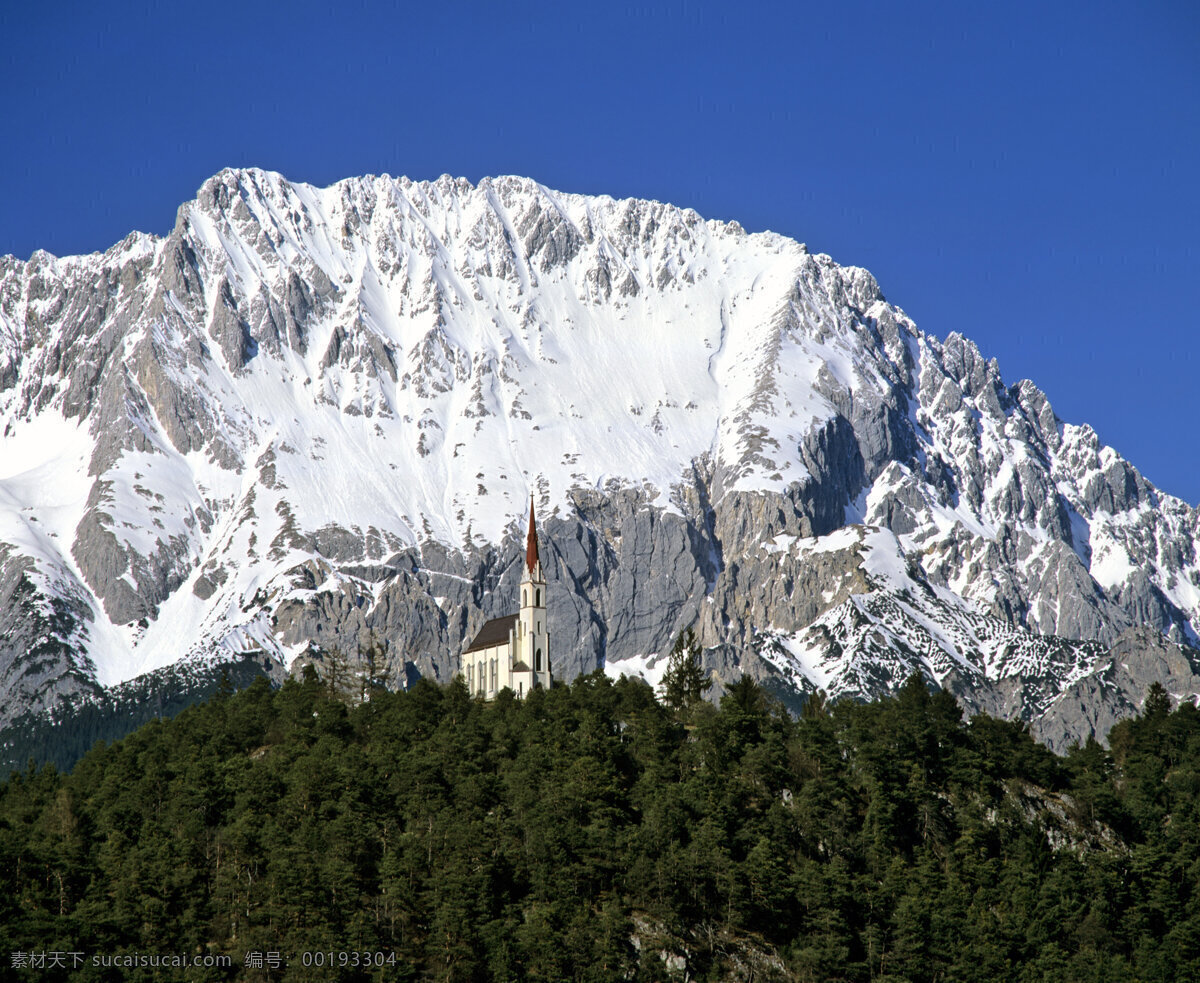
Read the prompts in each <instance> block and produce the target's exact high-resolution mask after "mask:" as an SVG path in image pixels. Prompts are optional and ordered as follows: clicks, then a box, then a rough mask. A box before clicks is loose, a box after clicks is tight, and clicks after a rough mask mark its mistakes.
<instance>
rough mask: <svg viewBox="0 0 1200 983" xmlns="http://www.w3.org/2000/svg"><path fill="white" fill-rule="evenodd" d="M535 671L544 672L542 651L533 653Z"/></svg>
mask: <svg viewBox="0 0 1200 983" xmlns="http://www.w3.org/2000/svg"><path fill="white" fill-rule="evenodd" d="M533 670H534V672H541V671H542V650H541V649H538V650H537V651H536V652H534V653H533Z"/></svg>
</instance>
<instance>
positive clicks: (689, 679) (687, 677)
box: [662, 628, 712, 720]
mask: <svg viewBox="0 0 1200 983" xmlns="http://www.w3.org/2000/svg"><path fill="white" fill-rule="evenodd" d="M711 686H712V680H711V679H710V678H708V677H707V676H705V674H704V669H703V668H702V667H701V665H700V642H699V641H698V640H697V639H696V633H695V632H694V631H693V630H692V629H691V628H689V629H687V631H681V632H680V633H679V635H678V637H677V638H676V639H675V644H674V646H672V648H671V654H670V656H669V657H668V660H667V671H666V672H665V673H664V674H663V680H662V691H663V700H664V701H665V702H666V704H667V706H669V707H670V708H671V709H672V710H674V711H675V712H676V713H677V714H679V716H680V717H681V718H683V719H684V720H687V719H688V718H689V717H690V716H691V712H692V708H693V707H694V706H696V704H698V703H699V702H700V701H701V700H702V699H703V698H704V694H705V693H706V692H707V691H708V689H709V688H710V687H711Z"/></svg>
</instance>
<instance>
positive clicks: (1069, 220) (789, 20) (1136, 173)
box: [0, 0, 1200, 504]
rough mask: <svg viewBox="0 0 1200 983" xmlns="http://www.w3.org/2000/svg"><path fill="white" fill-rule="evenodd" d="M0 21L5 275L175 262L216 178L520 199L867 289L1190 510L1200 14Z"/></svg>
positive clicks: (399, 12) (250, 1) (350, 2)
mask: <svg viewBox="0 0 1200 983" xmlns="http://www.w3.org/2000/svg"><path fill="white" fill-rule="evenodd" d="M504 7H505V5H503V4H500V3H482V2H481V3H474V4H472V3H463V2H448V3H442V4H440V5H437V4H426V3H422V4H386V5H385V4H370V3H364V2H355V0H347V2H344V3H342V4H338V5H333V4H318V3H305V2H293V3H290V4H279V5H278V6H274V5H267V4H262V3H258V2H255V0H244V2H239V3H228V2H224V0H210V2H208V3H204V4H176V3H170V2H160V3H123V2H120V0H117V2H110V3H104V4H97V3H91V2H86V3H84V2H62V3H59V4H53V5H42V4H34V3H21V4H16V3H6V4H3V5H2V7H0V92H3V94H4V95H3V106H4V109H3V113H2V116H0V119H2V120H3V130H2V131H0V132H3V134H4V140H3V145H2V148H0V188H2V189H3V207H2V208H0V254H3V253H14V254H16V255H17V256H20V257H22V258H27V257H28V256H29V254H30V253H31V252H32V251H33V250H34V249H37V248H44V249H48V250H49V251H51V252H53V253H56V254H59V255H63V254H68V253H76V252H88V251H92V250H97V249H103V248H105V247H107V246H108V245H110V244H112V243H113V242H115V241H117V240H118V239H120V238H122V237H123V236H124V235H125V234H126V233H127V232H129V231H130V230H133V229H140V230H144V231H149V232H155V233H165V232H166V231H168V230H169V229H170V228H171V226H172V224H173V222H174V216H175V209H176V207H177V206H178V205H179V204H180V203H181V202H182V201H185V200H187V199H190V198H192V197H193V196H194V194H195V191H196V188H197V187H198V186H199V185H200V184H201V182H202V181H203V180H204V179H205V178H206V177H208V176H209V175H211V174H213V173H215V172H216V171H218V170H220V169H221V168H222V167H225V166H250V165H253V166H259V167H266V168H270V169H273V170H278V171H281V172H282V173H283V174H284V175H286V176H287V177H289V178H292V179H293V180H301V181H308V182H312V183H315V184H320V185H324V184H328V183H330V182H332V181H335V180H337V179H339V178H342V177H348V176H351V175H356V174H366V173H381V172H387V173H391V174H407V175H409V176H410V177H413V178H434V177H437V176H438V175H439V174H442V173H450V174H454V175H465V176H466V177H468V178H470V179H471V180H473V181H474V180H478V179H479V178H481V177H483V176H484V175H488V174H505V173H515V174H526V175H529V176H531V177H534V178H536V179H537V180H539V181H541V182H543V183H544V184H547V185H549V186H551V187H554V188H558V189H561V190H564V191H575V192H585V193H607V194H611V195H614V196H618V197H620V196H638V197H647V198H657V199H660V200H665V201H671V202H674V203H676V204H679V205H687V206H691V207H693V208H695V209H696V210H697V211H698V212H700V213H701V214H702V215H704V216H705V217H709V218H725V219H733V218H736V219H737V220H738V221H740V222H741V223H742V225H744V226H745V227H746V228H748V229H751V230H760V229H768V228H769V229H773V230H775V231H778V232H782V233H785V234H787V235H790V236H793V237H795V238H797V239H800V240H802V241H804V242H807V243H808V245H809V247H810V248H811V249H813V250H814V251H823V252H828V253H830V254H831V255H832V256H833V257H834V259H836V260H838V261H839V262H841V263H845V264H854V265H858V266H865V267H867V268H868V269H870V270H871V271H872V272H873V273H874V274H875V275H876V277H877V278H878V280H879V282H880V285H881V286H882V288H883V290H884V292H885V293H886V294H887V296H888V299H889V300H891V301H892V302H894V303H897V304H899V305H900V306H901V307H903V308H904V309H905V310H906V311H907V312H908V313H909V315H910V316H912V317H913V318H914V319H915V320H916V322H917V324H918V325H919V326H920V327H922V328H923V329H924V330H926V331H929V332H931V333H933V334H935V335H937V336H939V337H944V336H945V335H946V334H948V333H949V332H951V331H959V332H961V333H962V334H965V335H966V336H967V337H969V338H972V339H974V340H975V341H976V342H977V343H978V344H979V346H980V348H981V349H982V350H983V352H984V353H985V354H986V355H988V356H993V355H994V356H996V357H997V358H998V359H999V361H1000V368H1001V371H1002V372H1003V374H1004V377H1005V379H1006V380H1007V381H1009V382H1015V381H1016V380H1018V379H1020V378H1022V377H1028V378H1031V379H1033V380H1034V381H1035V382H1036V383H1037V384H1038V385H1039V386H1040V387H1041V388H1042V389H1043V390H1045V391H1046V393H1047V394H1048V396H1049V397H1050V400H1051V402H1052V403H1053V405H1054V407H1055V409H1056V411H1057V412H1058V414H1059V416H1060V417H1062V418H1063V419H1065V420H1068V421H1070V422H1074V423H1080V422H1088V423H1091V424H1092V426H1093V427H1095V429H1096V430H1097V431H1098V432H1099V434H1100V436H1101V438H1102V439H1103V440H1104V441H1106V442H1107V443H1110V444H1112V445H1113V446H1114V447H1116V449H1117V450H1118V451H1120V452H1121V453H1122V454H1123V455H1125V456H1126V457H1128V458H1129V459H1130V460H1132V461H1133V462H1134V463H1135V464H1136V465H1137V466H1138V467H1139V468H1140V469H1141V470H1142V471H1143V472H1144V473H1145V474H1146V475H1147V476H1148V477H1149V478H1150V479H1151V480H1152V481H1153V482H1155V483H1156V484H1158V485H1159V486H1160V487H1161V488H1163V489H1164V490H1166V491H1169V492H1171V493H1173V494H1176V495H1179V496H1181V497H1183V498H1185V499H1187V500H1188V501H1189V502H1191V503H1192V504H1196V503H1198V502H1200V436H1198V434H1200V411H1198V408H1197V397H1196V388H1195V382H1196V380H1197V377H1198V374H1200V372H1198V370H1200V357H1198V353H1200V338H1198V336H1197V329H1198V327H1200V324H1198V315H1197V310H1198V306H1200V305H1198V304H1197V297H1196V294H1197V292H1198V291H1200V246H1198V245H1197V243H1196V230H1197V228H1198V227H1200V166H1198V160H1200V5H1198V4H1196V3H1195V2H1194V0H1157V2H1156V0H1147V2H1142V3H1136V4H1132V3H1127V2H1122V3H1114V2H1109V0H1099V2H1092V3H1088V4H1083V3H1078V2H1073V3H1055V2H1036V3H1034V2H1025V0H1016V2H1008V3H1004V4H988V3H974V2H921V0H904V2H900V0H896V2H881V0H880V2H833V0H822V2H819V3H807V2H795V3H778V4H776V3H753V2H751V3H747V4H744V5H743V6H741V7H736V8H735V6H734V5H733V4H717V3H696V2H677V0H676V2H666V3H651V2H645V3H643V2H639V3H620V2H618V3H613V4H587V5H584V4H570V3H562V2H558V3H540V2H539V3H524V4H513V5H510V6H507V9H502V8H504Z"/></svg>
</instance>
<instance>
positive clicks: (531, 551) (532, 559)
mask: <svg viewBox="0 0 1200 983" xmlns="http://www.w3.org/2000/svg"><path fill="white" fill-rule="evenodd" d="M537 565H538V547H537V530H536V529H534V528H533V499H532V498H531V499H530V500H529V535H528V536H526V537H525V569H526V570H529V571H531V572H532V571H533V568H534V567H536V566H537Z"/></svg>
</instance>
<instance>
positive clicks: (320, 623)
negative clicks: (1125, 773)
mask: <svg viewBox="0 0 1200 983" xmlns="http://www.w3.org/2000/svg"><path fill="white" fill-rule="evenodd" d="M963 326H964V329H965V330H968V331H969V328H970V323H969V315H965V316H964V325H963ZM0 433H2V436H0V635H2V637H3V641H0V705H2V706H3V708H4V710H3V714H4V719H7V718H11V717H12V716H13V715H14V714H16V713H18V712H20V711H21V710H22V709H26V708H28V707H31V706H33V707H36V706H46V705H50V704H51V703H52V702H53V701H54V700H55V699H57V698H58V697H60V696H61V695H64V694H68V693H72V692H76V691H80V690H88V689H89V688H95V687H96V686H111V685H114V684H117V683H120V682H122V681H124V680H128V679H130V678H132V677H135V676H138V675H140V674H144V673H148V672H153V671H155V670H160V669H162V668H164V667H167V666H171V665H175V664H178V663H180V662H181V661H182V662H185V663H186V662H188V661H194V662H198V663H204V662H211V661H212V660H214V659H217V660H219V659H221V658H226V657H235V656H236V655H238V654H239V653H245V652H254V653H262V655H264V656H266V657H268V658H269V659H271V660H274V661H275V662H278V663H279V664H281V665H283V666H291V665H292V664H293V663H294V662H295V660H297V659H298V658H314V659H316V660H318V661H320V659H321V653H328V652H330V651H332V650H335V649H336V650H339V651H341V652H343V653H347V654H349V655H350V656H351V657H352V656H353V654H354V653H355V652H356V651H357V649H358V647H359V646H360V645H361V644H363V643H364V641H365V640H366V639H367V638H369V637H370V636H371V635H372V634H373V635H374V636H375V637H376V638H377V639H378V640H379V641H380V642H381V643H382V644H383V645H384V646H385V648H386V651H387V653H388V660H389V661H388V666H389V671H390V678H391V681H392V682H393V683H394V684H396V683H399V682H400V681H401V680H402V679H404V678H406V677H409V676H411V675H412V674H413V673H414V672H420V673H424V674H428V675H431V676H434V677H436V678H441V679H445V678H447V677H448V676H449V675H450V674H451V673H452V672H453V671H454V670H455V669H456V668H457V654H456V653H457V652H459V651H460V650H461V647H462V644H463V641H464V639H466V638H467V636H468V635H469V634H471V632H472V631H473V630H474V629H475V628H477V627H478V625H479V624H480V623H481V622H482V621H483V620H484V619H485V618H486V617H489V616H491V615H493V614H499V613H503V612H504V611H505V610H507V609H508V608H510V607H511V606H512V604H513V598H514V596H515V593H514V591H515V582H516V577H517V576H518V575H519V564H518V557H519V553H520V551H519V548H518V545H517V542H518V537H519V534H520V532H522V531H523V530H521V528H520V522H521V518H522V517H523V515H524V514H525V511H526V509H527V506H528V501H529V497H530V496H531V495H532V496H533V499H534V502H535V505H536V508H537V511H538V514H539V516H540V517H541V528H542V534H543V541H544V550H543V555H544V557H545V561H546V566H547V574H548V576H549V577H550V579H551V581H552V583H555V582H556V584H557V587H556V589H552V591H551V598H550V619H551V622H552V625H553V631H554V644H555V648H556V651H555V652H554V655H553V658H554V665H555V671H556V674H557V675H558V676H559V677H560V678H570V677H571V676H573V675H575V674H576V673H578V672H581V671H588V670H591V669H593V668H595V667H596V666H598V665H601V666H604V667H605V668H606V669H607V671H609V672H612V673H619V672H621V671H626V672H633V671H641V672H643V673H644V674H645V675H647V676H648V677H650V678H653V677H654V676H655V673H656V671H660V670H661V662H659V661H657V658H656V657H657V654H658V653H661V652H665V651H666V649H668V648H669V645H670V640H671V639H672V638H673V637H674V634H675V633H676V632H677V631H678V630H679V629H680V628H681V627H684V626H686V625H689V624H693V623H694V624H697V625H698V627H699V630H700V633H701V637H702V640H703V642H704V643H705V645H706V646H707V650H706V658H707V659H708V661H709V663H710V666H711V668H713V669H714V671H716V672H717V673H718V675H719V676H720V677H721V678H724V679H729V678H732V677H733V676H735V675H736V674H737V673H739V672H746V671H748V672H752V673H754V674H755V675H757V676H759V677H761V678H764V679H767V680H769V681H770V682H771V683H772V685H775V686H776V687H777V688H778V689H779V690H780V691H781V692H783V693H785V694H787V693H789V692H790V693H796V694H801V693H804V692H808V691H810V690H812V689H813V688H816V687H821V688H824V689H826V690H828V691H830V692H831V693H833V694H840V693H848V694H869V693H873V692H878V691H880V690H881V689H886V688H887V687H888V686H890V685H892V684H894V683H896V682H899V681H902V680H903V678H904V677H906V676H907V675H908V674H909V673H911V672H912V671H913V670H915V669H919V670H921V671H923V672H925V673H926V674H928V675H929V676H930V677H931V678H932V679H934V680H937V681H939V682H944V683H946V684H947V685H950V686H952V688H954V689H955V691H956V692H958V693H959V694H960V696H961V697H962V698H963V700H964V702H966V703H967V704H968V706H972V707H980V708H985V709H989V710H994V711H996V712H1004V713H1006V714H1009V715H1019V716H1023V717H1024V718H1025V719H1029V720H1032V721H1035V722H1036V721H1039V720H1048V719H1054V720H1058V721H1059V723H1056V724H1055V725H1054V727H1052V728H1050V729H1048V730H1046V733H1047V736H1048V737H1049V738H1050V739H1052V740H1060V741H1061V740H1062V739H1065V736H1078V733H1082V732H1083V729H1085V728H1082V725H1081V724H1080V723H1079V721H1080V720H1082V719H1083V718H1084V717H1085V716H1086V712H1085V711H1084V710H1083V709H1081V708H1080V709H1068V708H1074V707H1075V705H1076V703H1077V702H1080V700H1081V699H1082V698H1081V697H1078V694H1079V693H1082V692H1084V691H1085V690H1086V691H1087V693H1089V694H1091V695H1089V696H1088V700H1087V701H1086V702H1088V705H1089V706H1092V705H1094V704H1095V703H1096V701H1097V700H1100V701H1102V702H1103V701H1104V700H1108V702H1109V703H1110V704H1112V705H1113V706H1116V705H1117V704H1119V703H1120V701H1121V700H1125V701H1126V702H1127V703H1128V702H1130V701H1132V702H1136V700H1137V699H1139V698H1140V695H1141V694H1140V692H1137V691H1136V690H1137V688H1138V687H1140V686H1143V685H1148V682H1149V676H1147V674H1146V673H1139V672H1132V674H1131V675H1129V673H1128V672H1127V675H1129V679H1130V681H1129V682H1127V683H1125V684H1121V685H1118V684H1117V683H1111V684H1110V685H1107V687H1105V686H1099V684H1096V685H1095V686H1093V687H1092V688H1091V689H1089V688H1088V687H1089V686H1090V685H1091V683H1094V682H1095V680H1096V679H1097V678H1098V677H1097V675H1096V674H1097V673H1098V672H1101V671H1102V669H1103V667H1104V666H1107V665H1109V662H1106V661H1105V660H1106V658H1108V657H1109V655H1110V654H1111V651H1113V650H1114V649H1113V647H1114V646H1115V645H1117V643H1118V641H1119V640H1122V639H1124V643H1123V644H1126V647H1127V648H1128V647H1129V646H1128V639H1129V638H1132V637H1134V636H1132V635H1129V632H1131V631H1132V630H1133V629H1136V628H1138V627H1141V626H1148V627H1149V628H1151V629H1153V632H1152V634H1151V635H1150V636H1146V635H1144V634H1143V635H1138V636H1136V637H1138V638H1141V639H1143V642H1144V644H1140V645H1138V646H1134V647H1133V649H1131V651H1132V652H1133V654H1132V655H1129V656H1128V658H1126V660H1125V662H1123V663H1122V665H1128V664H1129V659H1133V661H1134V662H1136V661H1137V658H1138V653H1139V652H1143V651H1145V650H1147V646H1150V647H1151V648H1153V649H1154V651H1155V652H1158V653H1159V655H1161V652H1162V651H1166V649H1163V648H1162V647H1163V646H1167V647H1168V648H1170V649H1171V651H1173V652H1175V653H1176V655H1175V658H1176V659H1177V660H1182V662H1178V661H1177V663H1173V664H1174V665H1175V669H1174V670H1173V672H1172V673H1171V674H1170V681H1169V682H1168V688H1169V689H1171V690H1172V691H1173V692H1175V693H1176V694H1177V695H1179V696H1190V695H1192V694H1194V693H1195V692H1197V691H1200V678H1194V677H1193V676H1192V675H1191V674H1190V673H1191V672H1193V671H1194V670H1192V669H1189V670H1188V672H1186V673H1185V672H1183V671H1182V669H1181V668H1180V667H1181V666H1183V665H1186V666H1188V667H1191V666H1193V665H1194V663H1193V662H1192V661H1191V660H1192V658H1193V653H1192V652H1191V650H1190V649H1188V648H1186V647H1185V648H1179V647H1178V645H1177V644H1173V643H1184V644H1185V645H1191V644H1195V642H1196V639H1197V631H1198V630H1200V559H1198V558H1197V555H1196V550H1195V545H1194V544H1195V542H1196V539H1197V534H1198V532H1200V516H1198V513H1197V510H1195V509H1193V508H1190V507H1189V506H1188V505H1186V504H1185V503H1183V502H1181V501H1179V500H1178V499H1175V498H1172V497H1170V496H1167V495H1164V494H1162V493H1160V492H1159V491H1157V490H1156V489H1155V488H1154V487H1152V486H1151V485H1150V484H1149V483H1148V482H1146V481H1145V480H1144V479H1143V478H1142V477H1141V475H1139V474H1138V472H1137V471H1136V469H1135V468H1133V466H1132V465H1130V464H1128V463H1127V462H1126V461H1124V460H1123V459H1122V458H1121V457H1120V456H1119V455H1118V454H1116V452H1115V451H1113V450H1112V449H1110V448H1107V447H1103V446H1101V445H1100V443H1099V441H1098V439H1097V437H1096V435H1095V434H1094V433H1093V432H1092V431H1091V430H1090V429H1089V428H1088V427H1086V426H1073V425H1070V424H1065V423H1063V422H1062V421H1060V420H1059V419H1058V418H1057V417H1056V416H1055V414H1054V412H1053V410H1052V409H1051V407H1050V404H1049V402H1048V401H1047V399H1046V397H1045V396H1044V395H1043V394H1042V393H1041V392H1040V391H1039V390H1038V389H1037V388H1036V387H1035V386H1034V385H1033V384H1032V383H1030V382H1028V381H1023V382H1020V383H1017V384H1016V385H1013V386H1006V385H1005V384H1004V383H1003V381H1002V380H1001V378H1000V373H999V369H998V367H997V365H996V364H995V362H994V361H993V362H988V361H985V360H984V359H983V358H982V357H981V356H980V353H979V351H978V349H977V348H976V347H975V346H974V345H973V344H972V343H971V342H970V341H967V340H966V339H965V338H963V337H961V336H959V335H957V334H954V335H951V336H950V337H949V338H947V339H945V340H944V341H938V340H937V339H935V338H932V337H930V336H928V335H925V334H923V333H922V332H920V331H919V330H918V329H917V328H916V326H915V325H914V324H913V323H912V322H911V321H910V320H909V319H908V318H907V317H906V316H905V314H904V313H903V311H902V310H900V309H899V308H897V307H895V306H892V305H891V304H889V303H888V302H887V301H886V300H885V299H884V297H883V295H882V294H881V293H880V291H879V288H878V286H877V285H876V283H875V280H874V279H873V278H872V277H871V275H870V274H869V273H867V272H866V271H865V270H861V269H857V268H854V267H841V266H838V265H837V264H835V263H834V262H833V261H832V260H831V259H830V258H829V257H828V256H824V255H813V254H811V253H809V252H808V250H807V249H806V248H805V247H804V246H803V245H802V244H800V243H797V242H795V241H793V240H790V239H787V238H785V237H783V236H779V235H775V234H772V233H762V234H747V233H746V232H744V231H743V230H742V229H741V228H740V227H739V226H738V225H737V224H736V223H723V222H713V221H705V220H704V219H702V218H700V216H698V215H696V214H695V213H694V212H692V211H690V210H687V209H679V208H675V207H672V206H670V205H664V204H660V203H657V202H649V201H635V200H628V201H615V200H613V199H611V198H606V197H598V198H594V197H584V196H579V195H570V194H560V193H557V192H554V191H550V190H549V189H546V188H544V187H542V186H540V185H538V184H536V183H535V182H533V181H530V180H527V179H522V178H499V179H485V180H483V181H481V182H480V183H479V184H478V185H471V184H470V183H469V182H467V181H465V180H461V179H459V180H454V179H451V178H449V177H443V178H441V179H439V180H437V181H434V182H430V183H424V182H413V181H409V180H407V179H404V178H400V179H393V178H390V177H368V178H356V179H350V180H346V181H342V182H339V183H338V184H335V185H333V186H332V187H329V188H325V189H318V188H314V187H310V186H308V185H304V184H296V183H290V182H288V181H286V180H285V179H284V178H282V177H281V176H280V175H278V174H272V173H267V172H263V171H257V170H242V171H234V170H227V171H223V172H221V173H220V174H218V175H216V176H215V177H213V178H211V179H210V180H208V181H207V182H205V184H204V185H203V187H201V189H200V191H199V194H198V196H197V198H196V200H195V201H192V202H189V203H187V204H185V205H184V206H182V207H181V209H180V211H179V215H178V219H177V221H176V225H175V228H174V230H173V231H172V232H171V233H170V235H168V236H166V237H164V238H155V237H152V236H148V235H142V234H138V233H135V234H133V235H130V236H129V237H128V238H126V239H125V240H124V241H123V242H121V243H119V244H118V245H116V246H113V247H112V248H111V249H109V250H108V251H107V252H105V253H103V254H95V255H91V256H78V257H68V258H62V259H58V258H55V257H52V256H50V255H48V254H45V253H36V254H34V256H33V257H32V258H31V259H30V260H29V262H20V261H17V260H15V259H13V258H12V257H6V258H4V259H0ZM1160 650H1161V651H1160ZM1109 661H1110V662H1111V660H1109ZM1159 661H1160V662H1162V659H1160V660H1159ZM1167 662H1170V660H1169V659H1168V660H1167ZM1156 664H1157V663H1156ZM1163 664H1166V663H1163ZM1147 672H1150V671H1149V670H1147ZM1110 675H1111V674H1110ZM1150 675H1153V672H1150ZM1160 675H1161V673H1160ZM1114 678H1115V677H1114ZM1122 678H1125V677H1122ZM1089 681H1091V682H1089ZM1122 686H1124V688H1122ZM1093 690H1094V691H1095V692H1093ZM1105 693H1108V694H1109V695H1108V696H1105V695H1104V694H1105ZM1073 694H1074V695H1073ZM1096 694H1099V695H1096ZM1114 701H1116V702H1114ZM1080 707H1082V703H1081V702H1080ZM1056 714H1057V716H1055V715H1056ZM1095 719H1097V720H1098V719H1100V718H1099V717H1095Z"/></svg>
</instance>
